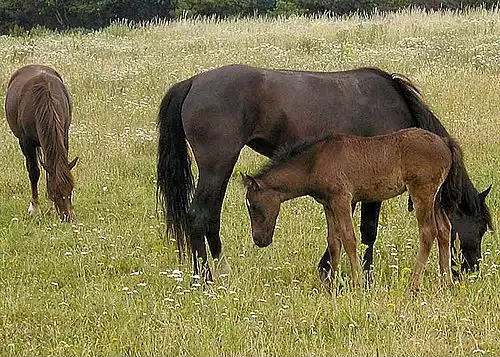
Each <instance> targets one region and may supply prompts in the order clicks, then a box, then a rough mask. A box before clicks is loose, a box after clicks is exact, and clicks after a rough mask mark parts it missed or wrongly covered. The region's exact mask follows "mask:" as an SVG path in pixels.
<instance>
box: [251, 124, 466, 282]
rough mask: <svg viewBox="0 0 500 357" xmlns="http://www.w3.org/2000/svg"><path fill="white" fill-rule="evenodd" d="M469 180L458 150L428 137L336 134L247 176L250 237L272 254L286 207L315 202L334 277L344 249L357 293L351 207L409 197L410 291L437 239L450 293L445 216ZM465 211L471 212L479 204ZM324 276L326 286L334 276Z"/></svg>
mask: <svg viewBox="0 0 500 357" xmlns="http://www.w3.org/2000/svg"><path fill="white" fill-rule="evenodd" d="M465 174H466V173H465V167H464V164H463V161H462V154H461V150H460V148H459V146H458V145H457V144H456V142H455V141H454V140H453V139H451V138H441V137H439V136H438V135H436V134H433V133H430V132H428V131H426V130H423V129H417V128H411V129H404V130H401V131H398V132H396V133H392V134H387V135H381V136H375V137H370V138H366V137H359V136H353V135H341V134H337V135H333V136H330V137H327V138H325V139H320V140H315V141H312V142H306V143H302V144H301V145H300V146H299V147H292V148H291V149H288V150H286V151H284V153H278V154H277V156H276V157H273V160H272V163H271V164H270V165H269V166H267V167H266V168H264V169H263V170H262V171H261V172H260V173H259V174H258V175H257V176H255V177H251V176H245V184H246V186H247V195H246V198H247V201H246V202H247V207H248V211H249V213H250V219H251V225H252V237H253V240H254V242H255V243H256V244H257V245H258V246H259V247H265V246H268V245H269V244H270V243H271V242H272V238H273V233H274V227H275V224H276V218H277V217H278V213H279V210H280V205H281V203H282V202H284V201H287V200H290V199H292V198H295V197H299V196H306V195H309V196H312V197H313V198H314V199H316V201H318V202H320V203H321V204H322V205H323V207H324V209H325V212H326V220H327V226H328V239H327V240H328V250H329V253H330V257H331V271H332V272H336V269H337V265H338V262H339V257H340V250H341V248H342V246H343V247H344V248H345V250H346V252H347V256H348V257H349V261H350V264H351V268H352V280H353V284H354V285H358V286H359V285H360V274H359V273H360V270H361V267H360V266H359V260H358V257H357V253H356V237H355V235H354V230H353V226H352V216H351V205H352V204H353V203H356V202H374V201H375V202H380V201H384V200H387V199H390V198H393V197H396V196H398V195H400V194H402V193H403V192H405V191H408V193H409V195H410V197H411V199H412V201H413V204H414V207H415V213H416V216H417V221H418V227H419V232H420V247H419V250H418V254H417V259H416V262H415V266H414V268H413V276H412V281H411V288H412V289H413V290H419V288H420V280H421V279H420V276H421V273H422V270H423V268H424V266H425V264H426V262H427V259H428V256H429V252H430V249H431V247H432V244H433V242H434V239H435V238H436V237H437V240H438V246H439V267H440V272H441V275H442V277H443V278H444V281H445V282H446V283H447V284H448V285H451V265H450V263H451V256H450V241H451V224H450V221H449V219H448V216H447V215H448V214H450V213H452V212H453V211H454V210H456V208H457V206H458V203H459V202H460V199H461V197H462V192H461V190H462V182H461V180H462V178H463V177H465ZM462 204H467V205H470V206H471V208H472V206H473V205H474V204H475V203H474V202H473V201H471V202H463V203H462ZM319 273H320V277H321V278H322V279H323V280H324V279H326V278H327V277H328V273H329V272H328V271H324V270H320V271H319Z"/></svg>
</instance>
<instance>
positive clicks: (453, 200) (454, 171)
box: [439, 137, 479, 214]
mask: <svg viewBox="0 0 500 357" xmlns="http://www.w3.org/2000/svg"><path fill="white" fill-rule="evenodd" d="M443 140H444V141H445V143H446V144H447V145H448V148H449V149H450V152H451V156H452V162H451V168H450V171H449V173H448V176H446V179H445V180H444V182H443V185H442V186H441V189H440V191H439V203H440V205H441V207H442V208H443V209H444V210H445V212H446V213H448V214H449V213H451V212H453V211H455V210H457V209H460V210H462V211H464V209H467V210H466V211H469V212H470V213H474V212H477V210H478V209H479V207H478V200H477V192H476V190H475V189H474V187H473V186H472V184H471V185H470V186H469V185H468V184H467V182H470V180H469V176H468V174H467V170H466V169H465V166H464V161H463V156H462V149H461V148H460V146H459V145H458V143H457V142H456V141H455V140H454V139H453V138H451V137H449V138H443Z"/></svg>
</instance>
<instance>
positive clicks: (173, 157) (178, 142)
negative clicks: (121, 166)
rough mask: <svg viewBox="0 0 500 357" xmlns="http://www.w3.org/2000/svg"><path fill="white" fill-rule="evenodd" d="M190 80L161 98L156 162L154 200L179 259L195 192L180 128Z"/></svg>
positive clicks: (187, 230) (173, 87)
mask: <svg viewBox="0 0 500 357" xmlns="http://www.w3.org/2000/svg"><path fill="white" fill-rule="evenodd" d="M191 84H192V80H191V79H188V80H185V81H183V82H179V83H177V84H175V85H173V86H172V87H171V88H170V89H169V90H168V92H167V94H166V95H165V97H164V98H163V100H162V102H161V104H160V110H159V113H158V120H157V127H158V132H159V139H158V161H157V171H156V173H157V191H156V200H157V203H158V202H160V203H161V204H162V206H163V211H164V214H165V221H166V223H167V234H172V235H173V236H174V238H175V240H176V241H177V247H178V249H179V257H182V255H183V254H184V253H185V251H186V247H187V248H189V246H190V241H189V239H188V238H186V237H188V236H189V235H188V232H189V219H188V209H189V203H190V199H191V197H192V194H193V190H194V178H193V173H192V172H191V158H190V156H189V153H188V146H187V141H186V134H185V132H184V127H183V125H182V116H181V109H182V104H183V102H184V99H185V98H186V95H187V93H188V92H189V90H190V89H191Z"/></svg>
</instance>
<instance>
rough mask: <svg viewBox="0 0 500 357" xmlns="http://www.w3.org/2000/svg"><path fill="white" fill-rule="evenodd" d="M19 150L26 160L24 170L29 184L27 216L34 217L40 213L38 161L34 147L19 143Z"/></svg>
mask: <svg viewBox="0 0 500 357" xmlns="http://www.w3.org/2000/svg"><path fill="white" fill-rule="evenodd" d="M19 145H20V146H21V150H22V152H23V154H24V156H25V158H26V169H27V170H28V176H29V179H30V184H31V197H30V205H29V207H28V214H29V215H30V216H31V217H35V216H36V215H37V214H38V212H39V211H40V209H39V207H38V180H39V179H40V168H39V167H38V159H37V155H36V147H35V146H33V145H31V144H28V143H24V142H22V141H19Z"/></svg>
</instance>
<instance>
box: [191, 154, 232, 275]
mask: <svg viewBox="0 0 500 357" xmlns="http://www.w3.org/2000/svg"><path fill="white" fill-rule="evenodd" d="M195 156H196V155H195ZM237 157H238V156H237V155H236V157H234V158H231V159H230V160H229V159H225V160H222V159H220V160H219V161H218V162H216V163H214V162H210V163H205V162H199V163H198V169H199V180H198V185H197V187H196V192H195V194H194V197H193V200H192V201H191V205H190V208H189V216H190V222H191V234H190V236H191V248H192V251H193V258H194V271H195V274H198V271H199V270H198V259H201V265H202V275H203V278H204V279H205V281H212V274H211V271H210V268H209V266H208V263H207V252H206V246H205V238H207V242H208V244H209V247H210V251H211V254H212V257H213V258H214V259H217V260H218V261H219V262H220V260H219V258H220V257H221V255H222V244H221V240H220V235H219V231H220V216H221V208H222V201H223V199H224V195H225V191H226V187H227V183H228V181H229V177H230V175H231V172H232V170H233V167H234V164H235V162H236V160H237ZM224 262H225V259H224ZM225 263H227V262H225ZM218 265H220V264H218ZM226 271H227V269H226Z"/></svg>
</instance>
